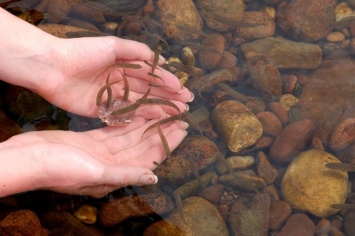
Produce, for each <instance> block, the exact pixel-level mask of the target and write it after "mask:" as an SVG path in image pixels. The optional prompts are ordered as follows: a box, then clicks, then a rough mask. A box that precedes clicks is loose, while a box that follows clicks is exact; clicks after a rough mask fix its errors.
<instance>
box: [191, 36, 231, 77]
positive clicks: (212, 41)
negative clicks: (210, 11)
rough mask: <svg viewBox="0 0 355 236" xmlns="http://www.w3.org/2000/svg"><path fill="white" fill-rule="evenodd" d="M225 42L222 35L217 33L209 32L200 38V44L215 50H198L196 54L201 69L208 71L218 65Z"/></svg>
mask: <svg viewBox="0 0 355 236" xmlns="http://www.w3.org/2000/svg"><path fill="white" fill-rule="evenodd" d="M225 44H226V41H225V39H224V37H223V35H222V34H219V33H213V34H210V35H208V36H207V37H205V38H204V39H203V40H202V42H201V45H202V46H205V47H206V48H210V49H213V50H215V52H212V51H211V50H199V51H198V54H197V56H198V59H199V61H200V65H201V67H202V68H203V69H206V70H209V71H210V70H212V69H213V68H214V67H216V66H217V65H218V63H219V62H220V60H221V59H222V55H223V53H224V49H225Z"/></svg>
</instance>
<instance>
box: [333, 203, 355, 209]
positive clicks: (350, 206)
mask: <svg viewBox="0 0 355 236" xmlns="http://www.w3.org/2000/svg"><path fill="white" fill-rule="evenodd" d="M330 207H331V208H335V209H341V210H343V209H355V204H350V203H343V204H332V205H330Z"/></svg>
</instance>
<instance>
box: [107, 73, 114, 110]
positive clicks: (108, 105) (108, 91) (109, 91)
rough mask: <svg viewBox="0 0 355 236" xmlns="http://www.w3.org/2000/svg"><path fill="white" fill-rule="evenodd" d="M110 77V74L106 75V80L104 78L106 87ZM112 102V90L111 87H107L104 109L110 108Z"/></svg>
mask: <svg viewBox="0 0 355 236" xmlns="http://www.w3.org/2000/svg"><path fill="white" fill-rule="evenodd" d="M110 76H111V74H108V75H107V78H106V85H107V84H109V83H110ZM112 102H113V98H112V89H111V86H108V87H107V102H106V109H108V108H109V107H111V105H112Z"/></svg>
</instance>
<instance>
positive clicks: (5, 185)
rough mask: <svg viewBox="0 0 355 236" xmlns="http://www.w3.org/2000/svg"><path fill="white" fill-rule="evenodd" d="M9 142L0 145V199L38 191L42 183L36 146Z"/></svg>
mask: <svg viewBox="0 0 355 236" xmlns="http://www.w3.org/2000/svg"><path fill="white" fill-rule="evenodd" d="M11 142H12V140H11V139H9V140H7V141H5V142H3V143H0V197H3V196H7V195H12V194H15V193H21V192H26V191H30V190H35V189H39V188H40V187H41V183H42V182H43V177H44V176H42V169H43V168H42V166H41V163H40V161H37V158H36V153H39V152H40V150H39V149H38V147H36V146H38V145H37V144H33V145H32V144H30V145H25V146H19V145H16V144H15V145H14V144H13V143H11Z"/></svg>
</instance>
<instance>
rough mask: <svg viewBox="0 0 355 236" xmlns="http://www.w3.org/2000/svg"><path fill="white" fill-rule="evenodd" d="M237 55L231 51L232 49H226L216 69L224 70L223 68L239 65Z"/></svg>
mask: <svg viewBox="0 0 355 236" xmlns="http://www.w3.org/2000/svg"><path fill="white" fill-rule="evenodd" d="M237 61H238V60H237V57H236V56H235V55H234V54H233V53H231V52H230V51H224V52H223V56H222V58H221V60H220V61H219V63H218V65H217V67H216V69H217V70H222V69H228V68H233V67H236V66H237Z"/></svg>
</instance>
